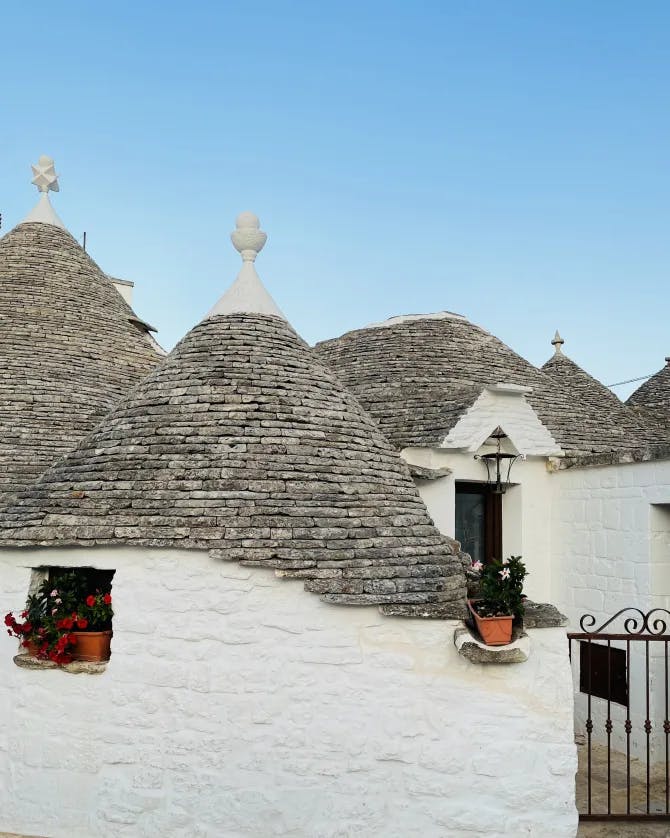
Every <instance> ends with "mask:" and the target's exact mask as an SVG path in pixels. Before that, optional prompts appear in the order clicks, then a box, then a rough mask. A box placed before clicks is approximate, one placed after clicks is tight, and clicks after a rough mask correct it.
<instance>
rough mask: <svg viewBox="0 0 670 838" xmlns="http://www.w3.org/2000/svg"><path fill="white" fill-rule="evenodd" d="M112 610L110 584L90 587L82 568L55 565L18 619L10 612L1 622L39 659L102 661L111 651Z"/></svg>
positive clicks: (60, 661) (62, 662)
mask: <svg viewBox="0 0 670 838" xmlns="http://www.w3.org/2000/svg"><path fill="white" fill-rule="evenodd" d="M113 613H114V612H113V611H112V596H111V593H110V591H109V586H107V589H106V590H103V589H101V588H95V589H94V590H91V583H90V579H89V578H87V574H86V573H85V572H82V571H81V569H77V570H59V571H57V572H52V573H51V574H50V576H49V578H47V579H45V580H44V582H42V584H41V586H40V589H39V591H38V593H37V594H33V595H31V596H30V597H29V598H28V604H27V607H26V609H25V610H24V611H22V612H21V615H20V620H18V619H16V618H15V617H14V615H13V614H12V613H11V612H10V613H9V614H7V615H6V616H5V625H6V626H7V630H8V633H9V634H10V635H14V636H15V637H18V638H19V639H20V640H21V645H22V647H23V648H24V649H25V652H27V653H28V654H32V655H35V656H36V657H38V658H41V659H43V660H50V661H53V662H54V663H57V664H59V665H63V664H66V663H70V662H71V661H72V660H85V661H105V660H108V659H109V657H110V641H111V637H112V617H113Z"/></svg>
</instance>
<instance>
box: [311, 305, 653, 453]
mask: <svg viewBox="0 0 670 838" xmlns="http://www.w3.org/2000/svg"><path fill="white" fill-rule="evenodd" d="M314 351H315V352H316V354H317V355H318V357H319V358H321V360H322V361H323V362H324V363H326V364H328V365H329V366H330V367H331V368H332V369H333V370H335V372H336V373H337V375H338V376H339V377H340V378H341V380H342V381H343V382H344V384H346V385H347V387H349V388H350V389H351V390H352V391H353V392H354V393H355V394H356V395H357V396H358V398H359V399H360V401H361V403H362V404H363V406H364V407H365V408H366V409H367V410H368V411H369V412H370V413H371V414H372V415H373V416H374V417H375V419H377V421H378V422H379V425H380V427H381V429H382V431H383V432H384V433H385V434H386V435H387V436H388V438H389V439H390V440H391V441H392V442H393V443H394V445H395V446H396V447H397V448H399V449H403V448H407V447H411V446H435V445H440V444H441V443H442V442H443V441H444V439H445V438H446V436H447V434H448V432H449V431H450V430H451V429H452V428H453V427H454V426H455V424H456V423H457V422H458V420H459V418H460V417H461V416H462V415H463V413H464V412H465V411H466V410H467V409H468V408H469V407H470V406H471V405H472V404H473V403H474V401H475V400H476V399H477V397H478V396H479V395H480V393H481V392H482V388H483V387H484V386H486V385H490V384H497V383H505V384H519V385H523V386H527V387H532V389H533V392H532V393H531V394H530V395H529V396H528V401H529V402H530V404H531V405H532V407H533V408H534V410H535V411H536V412H537V414H538V415H539V417H540V419H541V420H542V422H543V423H544V424H545V425H546V427H547V428H548V429H549V431H550V432H551V435H552V436H553V437H554V439H555V440H556V442H558V444H559V445H560V446H561V447H562V449H563V450H564V451H566V452H571V453H580V454H581V453H591V452H594V451H607V450H611V449H625V448H631V447H638V446H639V445H641V444H646V443H649V442H657V441H662V439H663V434H664V433H665V438H667V429H666V428H664V426H663V424H662V423H661V422H658V421H655V420H654V419H653V418H652V417H648V416H642V415H640V414H639V413H635V412H633V411H631V410H629V409H628V408H626V407H625V406H624V405H623V404H621V402H618V400H617V402H618V407H616V409H615V407H612V408H611V409H608V410H607V411H606V412H605V413H603V412H602V411H601V410H600V409H599V408H598V409H596V408H594V406H593V405H592V404H591V402H590V401H584V400H583V399H580V398H579V397H577V398H575V395H574V394H573V392H572V391H571V389H570V387H568V386H565V385H563V383H562V382H561V380H560V378H559V377H557V376H554V375H552V374H550V373H549V372H544V371H542V370H539V369H537V368H536V367H534V366H533V365H532V364H530V363H529V362H528V361H526V360H524V359H523V358H521V357H520V356H519V355H517V354H516V353H514V352H513V351H512V350H511V349H510V348H509V347H507V346H505V344H503V343H502V342H501V341H500V340H498V339H497V338H495V337H494V336H493V335H491V334H489V333H488V332H486V331H485V330H484V329H481V328H480V327H479V326H475V325H473V324H472V323H469V322H468V321H467V320H465V318H461V317H441V318H435V319H433V318H428V317H422V318H419V319H414V320H408V321H405V322H397V323H394V324H390V325H383V326H381V327H369V328H366V329H359V330H357V331H353V332H349V333H347V334H345V335H343V336H342V337H340V338H336V339H333V340H328V341H324V342H323V343H319V344H317V345H316V347H315V348H314ZM615 398H616V397H615Z"/></svg>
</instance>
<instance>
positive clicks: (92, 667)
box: [14, 654, 107, 675]
mask: <svg viewBox="0 0 670 838" xmlns="http://www.w3.org/2000/svg"><path fill="white" fill-rule="evenodd" d="M14 663H15V664H16V665H17V666H20V667H21V668H22V669H59V670H60V671H62V672H70V673H71V674H73V675H81V674H85V675H101V674H102V673H103V672H104V671H105V669H107V661H100V662H92V661H72V663H66V664H65V665H64V666H59V665H58V664H57V663H54V662H53V661H44V660H40V659H39V658H35V657H33V656H32V655H25V654H24V655H16V656H15V657H14Z"/></svg>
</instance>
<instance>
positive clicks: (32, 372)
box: [0, 224, 160, 503]
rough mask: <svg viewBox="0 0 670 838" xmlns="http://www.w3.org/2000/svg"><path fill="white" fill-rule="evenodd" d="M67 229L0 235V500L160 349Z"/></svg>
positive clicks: (28, 228) (65, 447)
mask: <svg viewBox="0 0 670 838" xmlns="http://www.w3.org/2000/svg"><path fill="white" fill-rule="evenodd" d="M135 317H136V315H135V314H134V312H133V311H132V309H131V308H130V307H129V306H128V305H127V303H125V302H124V300H123V299H122V298H121V296H120V294H119V293H118V292H117V290H116V289H115V288H114V285H113V284H112V282H111V281H110V280H109V279H108V278H107V276H106V275H105V274H104V273H103V272H102V271H101V270H100V269H99V268H98V266H97V265H96V264H95V262H93V260H92V259H91V258H90V256H88V255H87V254H86V253H85V252H84V250H83V249H82V248H81V247H80V246H79V244H78V243H77V242H76V241H75V240H74V239H73V238H72V236H71V235H70V234H69V233H67V232H66V231H65V230H61V229H59V228H58V227H54V226H52V225H50V224H20V225H19V226H18V227H16V228H15V229H14V230H12V231H11V232H9V233H7V235H6V236H4V237H3V238H2V239H0V503H6V502H8V501H9V500H10V498H11V496H12V495H13V493H14V492H15V491H16V490H18V489H20V488H22V487H24V486H26V485H28V484H29V483H31V482H33V481H34V480H36V479H37V477H38V476H39V475H40V474H41V473H42V472H43V471H44V470H45V469H46V468H47V467H48V466H49V465H51V464H52V463H53V462H54V461H55V460H56V459H58V458H59V457H61V456H62V455H63V454H65V453H67V452H68V451H70V450H71V449H72V448H73V447H74V446H75V445H76V444H77V443H78V442H79V441H80V440H81V439H82V438H83V437H84V436H85V435H86V434H87V433H89V431H91V430H92V428H93V427H94V426H95V425H96V424H97V422H98V421H99V420H100V419H101V418H102V417H103V416H104V415H105V413H107V411H108V410H109V409H110V408H111V407H112V406H113V405H114V404H115V403H116V402H117V401H118V400H119V399H120V398H121V396H123V395H125V394H126V393H128V392H129V390H130V389H131V388H132V387H133V386H134V385H135V384H137V383H138V382H139V381H140V379H141V378H142V377H144V375H146V374H147V373H148V372H149V371H150V370H151V369H152V368H153V367H154V366H155V365H156V363H157V362H158V360H159V358H160V356H159V354H158V353H157V352H156V351H155V349H154V348H153V346H152V343H151V341H150V340H149V339H148V336H147V334H146V331H145V330H144V329H142V328H139V327H138V325H136V324H135V323H134V322H133V318H135Z"/></svg>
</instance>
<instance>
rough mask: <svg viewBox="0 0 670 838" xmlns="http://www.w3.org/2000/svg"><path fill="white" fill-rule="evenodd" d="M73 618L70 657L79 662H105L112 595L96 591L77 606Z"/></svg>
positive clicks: (112, 614)
mask: <svg viewBox="0 0 670 838" xmlns="http://www.w3.org/2000/svg"><path fill="white" fill-rule="evenodd" d="M72 616H73V626H72V634H73V636H74V638H75V643H74V650H73V651H72V656H73V658H74V659H75V660H80V661H106V660H109V656H110V654H111V651H110V644H111V640H112V617H113V616H114V611H113V610H112V595H111V594H110V593H109V591H107V592H105V593H103V592H102V591H100V590H96V591H95V593H90V594H88V595H87V596H86V598H85V599H84V601H83V603H80V604H79V605H78V606H77V610H76V612H75V613H74V614H73V615H72Z"/></svg>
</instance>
